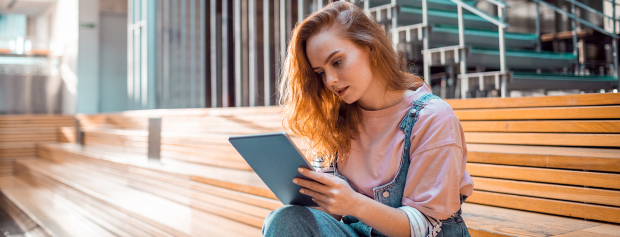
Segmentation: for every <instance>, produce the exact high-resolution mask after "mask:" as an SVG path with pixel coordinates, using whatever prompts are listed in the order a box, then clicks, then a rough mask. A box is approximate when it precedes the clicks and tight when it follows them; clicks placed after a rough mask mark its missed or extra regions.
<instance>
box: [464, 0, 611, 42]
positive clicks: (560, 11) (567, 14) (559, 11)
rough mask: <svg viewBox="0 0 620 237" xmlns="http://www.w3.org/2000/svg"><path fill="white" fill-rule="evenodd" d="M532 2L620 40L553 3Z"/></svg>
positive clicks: (535, 0) (541, 0)
mask: <svg viewBox="0 0 620 237" xmlns="http://www.w3.org/2000/svg"><path fill="white" fill-rule="evenodd" d="M452 1H455V0H452ZM532 1H534V2H536V3H539V4H543V5H545V6H547V7H549V8H551V9H553V10H554V11H556V12H557V13H560V14H562V15H564V16H567V17H568V18H571V19H573V20H576V21H578V22H579V23H581V24H584V25H586V26H588V27H590V28H592V29H594V30H596V31H598V32H601V33H603V34H605V35H607V36H609V37H612V38H614V39H620V36H618V35H616V34H613V33H610V32H608V31H606V30H605V29H603V28H600V27H598V26H596V25H594V24H592V23H590V22H588V21H586V20H584V19H582V18H580V17H577V16H575V15H573V14H572V13H569V12H566V11H564V10H562V9H560V8H558V7H556V6H554V5H552V4H551V3H548V2H546V1H544V0H532Z"/></svg>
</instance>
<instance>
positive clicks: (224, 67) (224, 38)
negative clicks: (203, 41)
mask: <svg viewBox="0 0 620 237" xmlns="http://www.w3.org/2000/svg"><path fill="white" fill-rule="evenodd" d="M229 22H230V16H229V15H228V0H224V1H222V107H228V106H230V105H229V104H228V101H229V100H230V98H229V95H228V88H229V83H228V82H230V74H229V72H230V69H229V68H228V67H229V65H228V54H229V53H228V42H229V39H228V28H229V25H228V23H229Z"/></svg>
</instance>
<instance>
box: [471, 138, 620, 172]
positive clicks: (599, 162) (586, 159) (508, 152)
mask: <svg viewBox="0 0 620 237" xmlns="http://www.w3.org/2000/svg"><path fill="white" fill-rule="evenodd" d="M467 150H468V151H467V162H473V163H490V164H505V165H517V166H533V167H543V168H561V169H575V170H597V171H608V172H620V152H618V150H617V149H601V148H573V147H543V146H516V145H489V144H467Z"/></svg>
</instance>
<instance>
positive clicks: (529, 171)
mask: <svg viewBox="0 0 620 237" xmlns="http://www.w3.org/2000/svg"><path fill="white" fill-rule="evenodd" d="M467 171H468V172H469V174H470V175H471V176H476V177H487V178H499V179H510V180H523V181H531V182H541V183H555V184H563V185H573V186H587V187H599V188H608V189H620V182H618V180H620V174H615V173H602V172H584V171H572V170H560V169H545V168H531V167H519V166H507V165H493V164H477V163H467Z"/></svg>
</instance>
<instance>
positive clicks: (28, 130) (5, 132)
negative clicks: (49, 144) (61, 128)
mask: <svg viewBox="0 0 620 237" xmlns="http://www.w3.org/2000/svg"><path fill="white" fill-rule="evenodd" d="M57 131H58V129H57V128H37V127H35V128H0V135H8V134H46V133H56V132H57Z"/></svg>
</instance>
